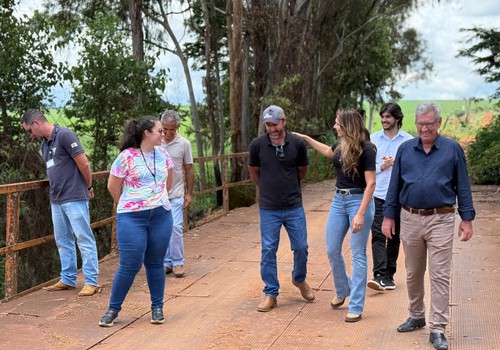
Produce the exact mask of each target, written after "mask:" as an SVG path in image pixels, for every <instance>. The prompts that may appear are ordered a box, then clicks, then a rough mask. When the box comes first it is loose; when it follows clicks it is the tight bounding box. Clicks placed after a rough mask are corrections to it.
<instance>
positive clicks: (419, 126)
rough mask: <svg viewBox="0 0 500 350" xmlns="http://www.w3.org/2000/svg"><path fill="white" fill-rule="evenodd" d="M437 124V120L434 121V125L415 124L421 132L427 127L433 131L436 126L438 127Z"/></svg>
mask: <svg viewBox="0 0 500 350" xmlns="http://www.w3.org/2000/svg"><path fill="white" fill-rule="evenodd" d="M436 122H437V120H434V121H433V122H432V123H417V122H415V125H416V127H417V129H419V130H422V129H423V128H424V126H425V127H427V129H429V130H431V129H432V128H433V127H434V125H436Z"/></svg>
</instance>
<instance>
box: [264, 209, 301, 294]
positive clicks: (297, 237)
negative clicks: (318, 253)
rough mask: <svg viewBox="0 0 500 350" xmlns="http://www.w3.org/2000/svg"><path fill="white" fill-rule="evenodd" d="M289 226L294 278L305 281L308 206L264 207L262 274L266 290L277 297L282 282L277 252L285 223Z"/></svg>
mask: <svg viewBox="0 0 500 350" xmlns="http://www.w3.org/2000/svg"><path fill="white" fill-rule="evenodd" d="M282 225H283V226H285V229H286V232H287V233H288V238H289V239H290V245H291V248H292V250H293V271H292V279H293V280H294V281H297V282H304V281H305V279H306V274H307V248H308V247H307V228H306V215H305V213H304V207H302V206H300V207H298V208H293V209H286V210H265V209H260V234H261V241H262V257H261V261H260V275H261V277H262V281H263V282H264V284H265V287H264V289H263V291H264V293H265V294H266V295H268V296H272V297H277V296H278V294H279V288H280V283H279V280H278V267H277V258H276V252H277V251H278V246H279V243H280V230H281V226H282Z"/></svg>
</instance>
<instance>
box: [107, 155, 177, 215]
mask: <svg viewBox="0 0 500 350" xmlns="http://www.w3.org/2000/svg"><path fill="white" fill-rule="evenodd" d="M173 167H174V162H173V161H172V159H171V158H170V156H169V154H168V152H167V151H166V150H165V149H164V148H162V147H159V146H156V147H155V148H154V150H153V151H151V152H146V153H142V152H141V150H140V149H137V148H127V149H125V150H123V151H122V152H121V153H120V154H119V155H118V157H116V159H115V161H114V162H113V164H112V165H111V171H110V172H111V175H113V176H116V177H118V178H120V179H124V180H123V184H122V194H121V195H120V200H119V202H118V207H117V209H116V212H117V213H127V212H134V211H140V210H149V209H154V208H157V207H159V206H163V207H164V208H165V209H167V210H170V209H171V205H170V201H169V200H168V191H167V177H168V169H171V168H173Z"/></svg>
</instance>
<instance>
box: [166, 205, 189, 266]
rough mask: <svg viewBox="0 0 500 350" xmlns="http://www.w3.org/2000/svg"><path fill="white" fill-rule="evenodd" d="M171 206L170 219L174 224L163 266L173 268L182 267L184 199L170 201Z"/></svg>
mask: <svg viewBox="0 0 500 350" xmlns="http://www.w3.org/2000/svg"><path fill="white" fill-rule="evenodd" d="M170 204H171V205H172V217H173V220H174V224H173V227H172V238H170V245H169V246H168V249H167V254H165V259H164V260H163V266H165V267H170V268H172V267H174V266H178V265H184V239H183V237H182V234H183V232H182V224H183V222H184V213H183V206H184V197H180V198H172V199H170Z"/></svg>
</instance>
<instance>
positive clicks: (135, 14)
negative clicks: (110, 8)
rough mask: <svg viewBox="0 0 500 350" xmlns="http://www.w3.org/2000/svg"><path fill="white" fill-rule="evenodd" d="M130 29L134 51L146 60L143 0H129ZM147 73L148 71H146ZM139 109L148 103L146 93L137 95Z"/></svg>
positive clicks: (139, 58)
mask: <svg viewBox="0 0 500 350" xmlns="http://www.w3.org/2000/svg"><path fill="white" fill-rule="evenodd" d="M129 16H130V30H131V32H132V52H133V55H134V57H135V58H137V59H138V60H139V61H144V32H143V30H142V0H129ZM144 74H147V72H144ZM137 103H138V106H137V107H138V109H140V108H142V106H144V105H145V104H146V93H145V92H143V93H141V94H140V95H139V96H138V97H137Z"/></svg>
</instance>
